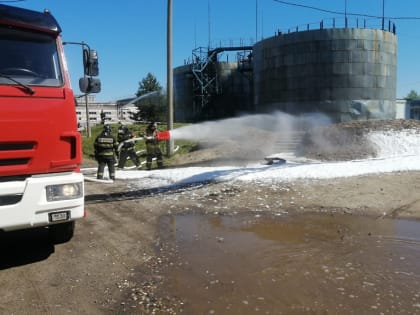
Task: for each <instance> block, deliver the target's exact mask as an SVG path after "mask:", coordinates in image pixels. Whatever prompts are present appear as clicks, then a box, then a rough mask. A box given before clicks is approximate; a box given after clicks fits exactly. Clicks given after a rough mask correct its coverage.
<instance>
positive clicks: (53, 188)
mask: <svg viewBox="0 0 420 315" xmlns="http://www.w3.org/2000/svg"><path fill="white" fill-rule="evenodd" d="M46 193H47V201H57V200H67V199H76V198H81V197H83V183H81V182H80V183H70V184H59V185H50V186H47V187H46Z"/></svg>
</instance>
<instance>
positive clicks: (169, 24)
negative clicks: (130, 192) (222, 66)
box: [166, 0, 174, 157]
mask: <svg viewBox="0 0 420 315" xmlns="http://www.w3.org/2000/svg"><path fill="white" fill-rule="evenodd" d="M166 41H167V79H166V82H167V88H166V90H167V93H168V123H167V129H168V130H172V129H173V128H174V93H173V70H172V0H168V21H167V38H166ZM166 145H167V150H166V152H167V155H168V157H170V156H172V155H173V152H174V141H173V140H172V139H169V140H168V141H167V143H166Z"/></svg>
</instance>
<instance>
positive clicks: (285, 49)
mask: <svg viewBox="0 0 420 315" xmlns="http://www.w3.org/2000/svg"><path fill="white" fill-rule="evenodd" d="M253 54H254V64H253V73H254V76H253V77H254V86H255V89H254V102H255V106H256V110H257V111H271V110H273V109H277V110H283V111H286V112H288V113H304V112H314V111H319V112H324V113H327V114H329V115H330V116H331V117H332V118H333V119H335V120H337V121H345V120H350V119H372V118H381V119H385V118H392V117H395V98H396V75H397V39H396V36H395V35H394V34H393V33H391V32H388V31H383V30H375V29H354V28H344V29H321V30H312V31H304V32H296V33H290V34H284V35H278V36H274V37H271V38H268V39H265V40H263V41H260V42H258V43H257V44H255V45H254V48H253Z"/></svg>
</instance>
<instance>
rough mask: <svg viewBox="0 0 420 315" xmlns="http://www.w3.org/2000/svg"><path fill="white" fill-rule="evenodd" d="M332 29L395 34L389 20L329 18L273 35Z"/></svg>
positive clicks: (278, 31) (393, 25) (394, 27)
mask: <svg viewBox="0 0 420 315" xmlns="http://www.w3.org/2000/svg"><path fill="white" fill-rule="evenodd" d="M334 28H365V29H382V30H384V31H388V32H391V33H393V34H396V30H397V29H396V26H395V23H393V22H392V21H391V20H390V19H384V20H383V19H380V18H372V19H360V18H348V17H345V18H330V19H324V20H321V21H320V22H319V23H307V24H302V25H298V26H296V27H295V28H293V29H290V28H289V29H287V30H280V29H279V30H277V31H276V33H275V35H282V34H285V33H286V34H289V33H294V32H299V31H309V30H318V29H320V30H322V29H334Z"/></svg>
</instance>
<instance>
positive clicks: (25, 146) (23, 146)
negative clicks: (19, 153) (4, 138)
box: [0, 142, 35, 151]
mask: <svg viewBox="0 0 420 315" xmlns="http://www.w3.org/2000/svg"><path fill="white" fill-rule="evenodd" d="M34 147H35V143H34V142H23V143H0V151H16V150H32V149H33V148H34Z"/></svg>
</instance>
